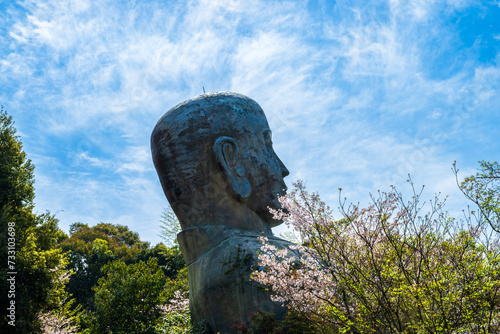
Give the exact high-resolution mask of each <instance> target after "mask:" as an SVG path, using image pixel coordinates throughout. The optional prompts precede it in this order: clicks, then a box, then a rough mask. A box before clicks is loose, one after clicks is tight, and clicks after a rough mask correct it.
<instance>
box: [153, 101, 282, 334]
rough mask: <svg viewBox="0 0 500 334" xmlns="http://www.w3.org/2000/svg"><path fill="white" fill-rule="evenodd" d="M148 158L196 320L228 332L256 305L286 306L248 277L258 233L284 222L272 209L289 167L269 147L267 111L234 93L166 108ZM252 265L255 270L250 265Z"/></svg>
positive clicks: (266, 307)
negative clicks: (170, 214) (169, 213)
mask: <svg viewBox="0 0 500 334" xmlns="http://www.w3.org/2000/svg"><path fill="white" fill-rule="evenodd" d="M151 149H152V156H153V162H154V165H155V168H156V171H157V173H158V176H159V178H160V182H161V185H162V187H163V191H164V193H165V195H166V197H167V199H168V201H169V202H170V205H171V207H172V209H173V211H174V212H175V214H176V215H177V217H178V219H179V222H180V224H181V228H182V232H180V233H179V234H178V236H177V239H178V241H179V246H180V248H181V251H182V253H183V256H184V260H185V261H186V265H187V267H188V275H189V287H190V309H191V313H192V317H193V321H194V322H195V323H196V322H205V323H206V326H207V329H208V330H209V331H213V332H221V333H231V332H233V328H234V325H236V324H238V323H240V324H241V323H243V324H245V323H246V324H248V323H249V321H250V317H251V314H252V313H255V312H257V311H259V310H261V311H264V312H271V313H274V314H276V315H277V316H278V317H282V316H283V314H284V312H285V311H286V310H285V308H284V307H282V306H281V305H280V304H279V303H276V302H272V301H271V300H270V293H269V292H268V291H265V290H264V289H262V287H261V286H259V285H258V284H257V283H256V282H255V281H253V280H251V278H250V273H251V271H252V270H255V269H256V268H255V267H256V266H257V265H258V259H257V256H258V255H257V254H258V251H259V248H260V246H261V243H260V240H259V239H258V237H259V236H266V237H267V238H268V239H269V242H270V243H273V244H275V245H276V246H278V247H287V246H289V245H291V243H289V242H287V241H285V240H282V239H279V238H276V237H274V236H273V234H272V231H271V227H274V226H277V225H279V224H281V221H277V220H274V219H273V216H272V214H270V212H269V208H273V209H278V208H281V205H280V203H279V201H278V196H282V195H283V194H284V193H285V192H286V185H285V183H284V181H283V178H284V177H286V176H287V175H288V174H289V171H288V170H287V168H286V167H285V165H284V164H283V162H282V161H281V160H280V159H279V158H278V156H277V155H276V153H275V152H274V150H273V146H272V138H271V130H270V129H269V125H268V123H267V120H266V117H265V114H264V111H263V110H262V108H261V107H260V106H259V105H258V104H257V103H256V102H255V101H254V100H252V99H250V98H248V97H246V96H243V95H240V94H235V93H229V92H218V93H208V94H202V95H200V96H197V97H195V98H193V99H190V100H187V101H185V102H182V103H180V104H178V105H177V106H175V107H173V108H172V109H170V110H169V111H168V112H167V113H166V114H165V115H164V116H163V117H162V118H161V119H160V120H159V121H158V123H157V124H156V127H155V128H154V130H153V133H152V136H151ZM252 268H253V269H252Z"/></svg>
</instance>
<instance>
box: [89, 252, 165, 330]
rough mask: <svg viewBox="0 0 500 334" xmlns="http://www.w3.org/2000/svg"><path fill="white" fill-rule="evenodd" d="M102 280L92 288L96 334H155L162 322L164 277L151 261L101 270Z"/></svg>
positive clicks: (112, 264) (122, 263) (117, 262)
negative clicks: (156, 328) (157, 326)
mask: <svg viewBox="0 0 500 334" xmlns="http://www.w3.org/2000/svg"><path fill="white" fill-rule="evenodd" d="M103 273H104V274H105V275H104V276H103V277H101V278H100V279H99V284H98V285H97V286H96V287H94V290H95V304H96V322H95V326H94V328H92V331H93V332H95V333H105V332H107V331H109V332H112V333H154V332H155V330H154V328H155V327H156V325H158V323H159V322H160V319H161V311H160V309H159V307H158V305H160V304H161V303H162V302H163V301H164V296H163V293H162V291H163V286H164V285H165V275H164V274H163V271H162V270H161V269H160V268H159V267H158V261H157V260H156V259H155V258H151V259H149V260H148V262H147V263H144V262H143V261H140V262H138V263H135V264H131V265H128V266H127V265H126V264H125V263H124V262H122V261H115V262H112V263H110V264H108V265H106V266H105V267H103Z"/></svg>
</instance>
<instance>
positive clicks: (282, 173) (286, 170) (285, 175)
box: [278, 158, 290, 177]
mask: <svg viewBox="0 0 500 334" xmlns="http://www.w3.org/2000/svg"><path fill="white" fill-rule="evenodd" d="M278 161H279V163H280V168H281V175H282V176H283V177H287V176H288V175H290V171H289V170H288V168H286V166H285V164H284V163H283V161H281V159H280V158H278Z"/></svg>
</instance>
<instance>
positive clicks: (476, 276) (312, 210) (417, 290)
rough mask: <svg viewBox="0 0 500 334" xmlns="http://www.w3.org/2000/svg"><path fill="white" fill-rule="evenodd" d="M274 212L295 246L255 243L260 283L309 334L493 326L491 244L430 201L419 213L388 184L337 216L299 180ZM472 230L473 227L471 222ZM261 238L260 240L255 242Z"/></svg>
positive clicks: (499, 297) (499, 259)
mask: <svg viewBox="0 0 500 334" xmlns="http://www.w3.org/2000/svg"><path fill="white" fill-rule="evenodd" d="M295 187H296V188H295V190H294V191H292V192H291V193H290V194H289V195H287V196H285V197H284V198H282V204H283V206H284V207H286V208H287V209H288V213H284V212H282V211H279V212H274V213H275V214H276V217H275V218H282V219H284V220H285V221H286V222H287V223H288V224H290V225H291V226H292V227H293V228H294V229H295V230H296V231H298V232H299V234H300V235H301V237H302V239H303V241H304V246H296V247H293V246H292V247H291V248H292V250H293V252H294V253H293V254H292V253H290V252H289V251H287V250H286V249H281V250H280V249H276V248H275V247H274V246H272V245H269V244H267V243H264V245H263V247H262V251H263V253H262V254H261V255H260V257H259V259H260V261H261V265H262V266H263V267H264V268H265V269H266V270H263V271H256V272H255V273H254V279H256V280H257V281H259V282H260V283H262V284H264V285H267V286H269V287H270V288H271V289H272V290H273V291H274V293H275V295H274V297H273V298H274V299H275V300H277V301H281V302H283V303H285V304H287V305H288V306H289V308H290V310H291V312H293V313H295V314H299V315H300V318H301V319H302V321H306V322H308V323H309V324H313V325H314V326H315V329H316V332H318V333H389V332H391V333H392V332H395V333H460V332H464V333H465V332H466V333H493V332H498V331H500V294H499V293H500V249H499V243H498V239H496V240H483V239H482V238H481V236H480V233H478V231H479V230H478V229H477V228H474V226H471V227H470V228H466V227H464V226H458V222H457V221H456V220H454V219H452V218H450V217H448V216H447V214H446V212H444V210H443V203H442V202H440V201H439V200H438V199H437V198H436V199H434V200H433V201H431V202H430V212H428V213H423V212H422V206H423V203H422V202H421V200H420V196H421V192H419V193H417V192H414V194H413V196H412V198H411V200H410V201H405V200H404V199H403V197H402V195H401V194H400V193H399V192H397V191H396V190H395V189H393V190H392V191H391V192H389V193H379V194H378V196H377V197H374V198H373V204H372V205H371V206H369V207H368V208H359V207H357V206H352V205H351V206H345V204H344V203H345V202H341V212H342V214H343V218H342V219H340V220H336V219H334V218H333V214H332V212H331V210H330V209H329V208H328V207H327V206H326V205H325V204H324V203H323V202H322V201H321V200H320V198H319V196H318V195H317V194H314V193H313V194H309V193H308V192H307V191H306V190H305V188H304V186H303V185H302V183H300V182H299V183H297V184H295ZM476 227H477V226H476ZM264 242H265V240H264Z"/></svg>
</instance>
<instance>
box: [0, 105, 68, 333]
mask: <svg viewBox="0 0 500 334" xmlns="http://www.w3.org/2000/svg"><path fill="white" fill-rule="evenodd" d="M33 171H34V166H33V164H32V163H31V161H30V160H29V159H27V157H26V153H25V152H24V151H23V149H22V143H21V141H20V139H19V137H18V136H16V130H15V128H14V122H13V120H12V117H11V116H9V115H8V114H7V112H6V111H4V110H3V108H2V109H1V110H0V229H1V231H0V253H1V255H2V256H1V258H2V259H3V261H5V262H4V264H2V265H1V266H0V285H1V287H2V293H1V296H0V304H1V307H2V309H4V310H6V309H7V305H10V304H9V303H10V302H11V301H15V306H16V312H15V320H13V319H11V318H7V317H6V316H7V314H6V312H4V313H2V317H1V324H0V326H1V327H2V328H7V326H8V325H7V321H10V320H13V321H15V324H16V330H17V331H18V332H19V333H38V332H40V331H41V329H40V321H39V319H38V314H39V313H40V312H42V311H47V310H51V309H54V308H57V307H58V306H59V302H60V300H61V298H63V295H64V286H63V284H57V283H55V282H57V279H56V278H57V277H59V276H61V275H63V274H64V273H65V266H66V259H65V256H64V254H63V252H62V251H61V250H60V249H58V248H57V247H56V245H57V242H58V241H59V240H61V239H63V238H65V234H64V233H63V232H62V231H61V230H60V229H59V227H58V220H57V219H56V218H55V217H54V216H53V215H50V214H49V213H47V214H43V215H35V214H33V212H32V211H33V200H34V196H35V190H34V187H33V184H34V177H33ZM14 239H15V242H14V243H12V242H11V245H12V246H15V247H10V248H8V244H9V241H14ZM7 256H11V257H10V258H8V257H7ZM8 260H11V263H10V264H8V263H7V261H8ZM11 265H12V267H11ZM7 272H16V274H15V275H11V274H9V278H14V279H15V285H13V287H14V286H15V298H8V294H7V291H10V290H12V289H11V285H10V284H8V282H7Z"/></svg>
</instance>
